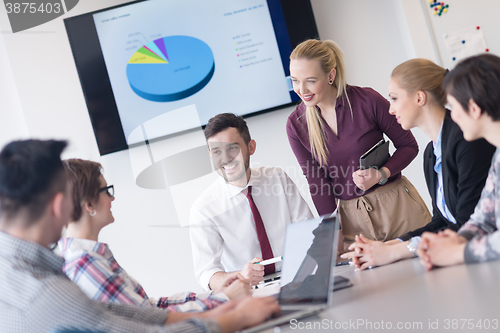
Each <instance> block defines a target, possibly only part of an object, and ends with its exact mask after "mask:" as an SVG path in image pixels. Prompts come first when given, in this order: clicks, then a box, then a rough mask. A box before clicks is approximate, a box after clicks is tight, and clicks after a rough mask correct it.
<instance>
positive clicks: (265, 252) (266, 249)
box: [245, 186, 276, 275]
mask: <svg viewBox="0 0 500 333" xmlns="http://www.w3.org/2000/svg"><path fill="white" fill-rule="evenodd" d="M245 195H246V196H247V199H248V202H249V203H250V209H251V210H252V215H253V219H254V221H255V228H256V229H257V237H258V238H259V243H260V250H261V251H262V259H264V260H267V259H272V258H274V255H273V250H272V249H271V244H270V243H269V238H267V233H266V228H265V227H264V222H262V217H261V216H260V213H259V210H258V209H257V206H256V205H255V202H254V201H253V198H252V186H248V192H247V194H245ZM275 270H276V267H275V265H274V264H270V265H266V266H264V274H265V275H267V274H272V273H274V272H275Z"/></svg>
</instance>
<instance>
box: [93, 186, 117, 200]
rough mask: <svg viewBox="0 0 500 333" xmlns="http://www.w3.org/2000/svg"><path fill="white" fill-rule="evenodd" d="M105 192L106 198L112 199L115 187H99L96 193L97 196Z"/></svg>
mask: <svg viewBox="0 0 500 333" xmlns="http://www.w3.org/2000/svg"><path fill="white" fill-rule="evenodd" d="M104 191H106V194H107V195H108V197H110V198H111V197H114V196H115V187H114V186H113V185H109V186H106V187H101V188H100V189H99V190H98V191H97V194H99V193H101V192H104Z"/></svg>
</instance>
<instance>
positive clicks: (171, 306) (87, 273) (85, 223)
mask: <svg viewBox="0 0 500 333" xmlns="http://www.w3.org/2000/svg"><path fill="white" fill-rule="evenodd" d="M64 166H65V169H66V171H67V173H68V178H69V180H70V181H71V183H72V185H73V189H72V191H73V193H72V199H73V211H72V214H71V221H70V222H69V224H68V227H67V230H66V234H65V237H64V238H62V239H61V240H60V241H59V243H58V246H59V247H60V249H61V252H62V256H63V257H64V259H65V264H64V267H63V271H64V273H65V274H66V275H67V276H68V277H69V278H70V279H71V280H72V281H73V282H74V283H76V284H77V285H78V286H79V287H80V288H81V289H82V290H83V291H84V292H85V293H86V294H87V295H88V296H89V297H90V298H92V299H94V300H99V301H101V302H112V303H121V304H132V305H138V306H142V307H148V306H157V307H160V308H167V309H168V310H170V311H175V312H198V311H205V310H208V309H211V308H213V307H215V306H217V305H219V304H221V303H224V302H226V301H228V300H229V299H240V298H243V297H245V296H246V295H248V294H249V293H250V288H251V287H250V284H249V283H248V281H246V280H243V279H240V278H238V277H236V278H232V279H230V280H227V281H226V282H225V284H224V286H223V287H222V288H221V289H220V290H218V291H214V292H212V293H210V292H206V293H203V294H198V295H196V294H195V293H190V292H185V293H179V294H175V295H173V296H170V297H162V298H160V299H158V300H156V299H153V298H149V297H148V296H147V294H146V292H145V291H144V289H143V288H142V286H141V285H140V284H139V283H138V282H137V281H136V280H135V279H134V278H133V277H131V276H130V275H128V274H127V273H126V272H125V270H124V269H123V268H121V267H120V265H119V264H118V263H117V262H116V260H115V258H114V257H113V253H112V252H111V250H110V249H109V246H108V245H107V244H105V243H100V242H99V240H98V237H99V233H100V231H101V230H102V228H104V227H105V226H107V225H109V224H111V223H113V222H114V220H115V218H114V217H113V213H112V212H111V203H112V202H113V201H114V200H115V197H114V194H115V192H114V187H113V185H108V184H107V183H106V180H105V179H104V177H103V175H102V173H101V170H102V167H101V165H100V164H99V163H96V162H92V161H87V160H81V159H69V160H65V161H64Z"/></svg>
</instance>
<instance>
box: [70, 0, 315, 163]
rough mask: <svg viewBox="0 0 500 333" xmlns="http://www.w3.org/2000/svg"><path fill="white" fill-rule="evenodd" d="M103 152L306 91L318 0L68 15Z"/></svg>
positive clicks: (143, 6)
mask: <svg viewBox="0 0 500 333" xmlns="http://www.w3.org/2000/svg"><path fill="white" fill-rule="evenodd" d="M65 25H66V30H67V33H68V38H69V41H70V44H71V49H72V52H73V56H74V59H75V64H76V67H77V70H78V74H79V77H80V82H81V85H82V89H83V92H84V95H85V100H86V103H87V107H88V110H89V114H90V117H91V121H92V126H93V128H94V133H95V136H96V140H97V143H98V146H99V151H100V153H101V155H104V154H108V153H113V152H116V151H119V150H123V149H127V148H128V147H129V146H133V145H135V144H138V143H142V142H144V141H151V140H159V139H163V138H166V137H170V136H172V135H176V134H179V133H183V132H185V131H189V130H192V129H195V128H198V129H199V128H200V127H202V126H204V125H206V123H207V122H208V120H209V119H210V118H211V117H213V116H215V115H216V114H218V113H222V112H232V113H236V114H238V115H242V116H248V115H253V114H257V113H262V112H267V111H270V110H273V109H277V108H280V107H284V106H288V105H291V104H292V103H294V102H296V101H297V100H298V97H297V96H296V94H295V93H294V92H293V89H292V85H291V81H290V78H289V68H288V67H289V55H290V53H291V51H292V49H293V47H295V45H296V44H298V43H300V42H301V41H303V40H305V39H308V38H317V37H318V33H317V28H316V25H315V22H314V17H313V15H312V10H311V6H310V3H309V0H307V1H305V0H294V1H293V0H292V1H291V0H282V1H279V0H267V1H266V0H237V1H235V0H217V1H206V0H182V1H165V0H149V1H136V2H131V3H127V4H124V5H120V6H116V7H112V8H108V9H104V10H100V11H97V12H93V13H87V14H84V15H80V16H77V17H72V18H68V19H66V20H65Z"/></svg>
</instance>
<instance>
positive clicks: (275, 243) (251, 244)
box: [190, 167, 313, 290]
mask: <svg viewBox="0 0 500 333" xmlns="http://www.w3.org/2000/svg"><path fill="white" fill-rule="evenodd" d="M248 186H252V197H253V199H254V201H255V205H256V206H257V208H258V209H259V213H260V215H261V216H262V220H263V223H264V226H265V228H266V233H267V237H268V238H269V242H270V243H271V248H272V250H273V255H274V256H275V257H278V256H281V255H282V254H283V245H284V238H285V227H286V225H287V224H288V223H290V222H295V221H302V220H305V219H308V218H311V217H313V215H312V213H311V211H310V209H309V206H308V205H307V203H306V202H305V201H304V199H303V198H302V196H301V195H300V192H299V190H298V188H297V187H296V186H295V184H294V183H293V181H292V180H291V179H290V178H289V177H288V176H287V175H286V173H285V172H284V171H283V170H282V169H280V168H275V167H261V168H252V169H251V176H250V180H249V182H248V184H247V186H246V187H244V188H241V187H237V186H233V185H231V184H228V183H227V182H226V181H225V180H224V179H223V178H222V177H220V178H219V179H217V181H215V182H214V183H213V184H212V185H210V187H209V188H208V189H207V190H206V191H204V192H203V193H202V194H201V196H200V197H199V198H198V199H197V200H196V201H195V203H194V204H193V206H192V208H191V216H190V235H191V246H192V249H193V260H194V271H195V276H196V279H197V280H198V282H199V283H200V284H201V286H202V287H203V288H205V289H207V290H208V289H209V282H210V279H211V277H212V275H213V274H214V273H216V272H220V271H223V272H234V271H240V270H241V269H243V266H244V265H245V264H246V263H247V262H249V261H250V260H252V259H253V258H254V257H260V258H262V252H261V250H260V244H259V239H258V237H257V231H256V228H255V222H254V219H253V215H252V211H251V209H250V205H249V203H248V199H247V198H246V196H245V193H246V192H247V187H248ZM280 268H281V266H280V264H276V270H280Z"/></svg>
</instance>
